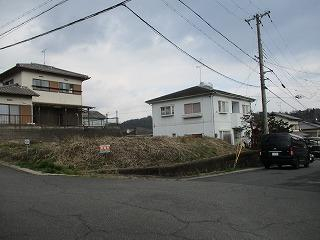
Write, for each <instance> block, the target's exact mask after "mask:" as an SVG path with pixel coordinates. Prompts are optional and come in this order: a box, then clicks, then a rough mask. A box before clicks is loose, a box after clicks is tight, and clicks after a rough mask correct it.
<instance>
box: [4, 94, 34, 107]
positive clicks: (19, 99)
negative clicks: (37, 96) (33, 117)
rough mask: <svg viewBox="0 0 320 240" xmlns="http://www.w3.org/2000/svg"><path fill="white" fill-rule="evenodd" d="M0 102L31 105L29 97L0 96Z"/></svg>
mask: <svg viewBox="0 0 320 240" xmlns="http://www.w3.org/2000/svg"><path fill="white" fill-rule="evenodd" d="M0 104H9V105H32V101H31V97H22V96H20V97H18V96H0Z"/></svg>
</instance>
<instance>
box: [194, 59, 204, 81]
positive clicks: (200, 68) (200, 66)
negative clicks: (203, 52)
mask: <svg viewBox="0 0 320 240" xmlns="http://www.w3.org/2000/svg"><path fill="white" fill-rule="evenodd" d="M199 60H200V61H202V59H201V58H200V59H199ZM202 67H203V66H202V65H198V66H196V68H199V74H200V84H201V82H202V80H201V70H202Z"/></svg>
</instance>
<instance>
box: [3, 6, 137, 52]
mask: <svg viewBox="0 0 320 240" xmlns="http://www.w3.org/2000/svg"><path fill="white" fill-rule="evenodd" d="M130 1H131V0H125V1H122V2H120V3H118V4H115V5H112V6H111V7H108V8H105V9H103V10H101V11H98V12H95V13H93V14H90V15H88V16H85V17H83V18H80V19H78V20H75V21H73V22H70V23H67V24H65V25H62V26H60V27H57V28H54V29H52V30H50V31H47V32H44V33H41V34H39V35H36V36H33V37H31V38H27V39H24V40H22V41H19V42H16V43H12V44H9V45H7V46H4V47H1V48H0V50H3V49H6V48H10V47H13V46H16V45H19V44H22V43H25V42H29V41H31V40H33V39H36V38H39V37H42V36H45V35H48V34H50V33H53V32H56V31H58V30H61V29H64V28H66V27H70V26H71V25H74V24H76V23H79V22H82V21H85V20H88V19H90V18H93V17H95V16H98V15H100V14H102V13H104V12H108V11H110V10H113V9H115V8H118V7H120V6H125V3H127V2H130Z"/></svg>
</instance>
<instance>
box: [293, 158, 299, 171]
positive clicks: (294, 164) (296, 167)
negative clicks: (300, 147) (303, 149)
mask: <svg viewBox="0 0 320 240" xmlns="http://www.w3.org/2000/svg"><path fill="white" fill-rule="evenodd" d="M293 167H294V168H295V169H298V168H299V167H300V161H299V158H296V159H295V161H294V163H293Z"/></svg>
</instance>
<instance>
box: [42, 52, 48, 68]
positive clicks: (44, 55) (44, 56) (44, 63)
mask: <svg viewBox="0 0 320 240" xmlns="http://www.w3.org/2000/svg"><path fill="white" fill-rule="evenodd" d="M47 49H48V48H45V49H43V50H42V51H41V52H42V53H43V65H46V51H47Z"/></svg>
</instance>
